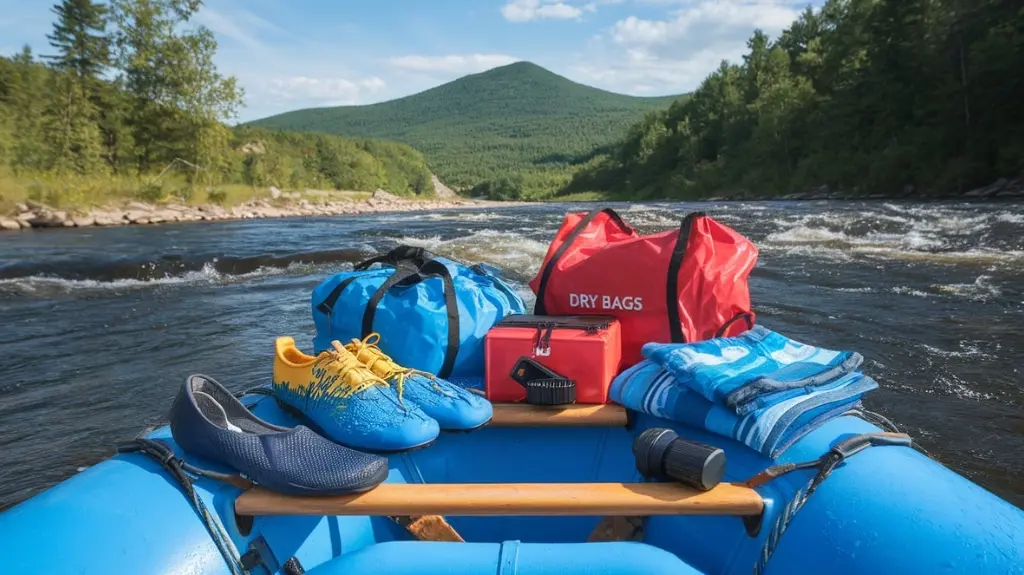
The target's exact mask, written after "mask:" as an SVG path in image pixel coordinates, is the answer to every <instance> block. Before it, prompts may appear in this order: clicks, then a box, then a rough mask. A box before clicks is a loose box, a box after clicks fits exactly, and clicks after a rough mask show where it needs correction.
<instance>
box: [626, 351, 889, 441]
mask: <svg viewBox="0 0 1024 575" xmlns="http://www.w3.org/2000/svg"><path fill="white" fill-rule="evenodd" d="M877 387H878V383H876V382H875V381H874V380H873V379H871V378H870V377H866V376H864V375H863V374H861V373H860V372H853V373H848V374H846V375H843V376H841V377H840V378H838V379H835V380H833V381H831V382H828V383H826V384H823V385H820V386H818V387H816V388H814V389H812V390H801V393H799V394H796V395H794V396H792V397H788V398H786V399H784V400H783V401H780V402H778V403H775V404H772V405H770V406H764V407H760V408H758V409H755V410H754V411H752V412H750V413H749V414H747V415H745V416H738V415H737V414H736V413H734V412H733V411H732V410H731V409H729V408H727V407H725V406H724V405H722V404H721V403H713V402H711V401H709V400H708V399H707V398H705V397H703V396H702V395H701V394H700V393H697V392H696V391H694V390H692V389H690V388H689V387H687V386H686V385H684V384H683V383H682V382H680V381H678V380H677V379H676V378H675V377H674V376H673V374H672V373H671V372H669V371H668V370H666V369H665V368H663V367H661V366H660V365H658V364H657V363H655V362H653V361H651V360H645V361H642V362H640V363H638V364H637V365H635V366H633V367H631V368H629V369H627V370H626V371H624V372H622V373H621V374H620V375H619V376H618V377H616V378H615V380H614V381H613V382H612V385H611V389H610V398H611V399H612V401H614V402H616V403H619V404H621V405H624V406H625V407H628V408H629V409H633V410H635V411H640V412H643V413H649V414H651V415H655V416H657V417H661V418H664V419H668V420H672V421H677V422H680V423H684V424H687V425H690V426H692V427H696V428H698V429H705V430H707V431H710V432H712V433H716V434H718V435H722V436H725V437H731V438H733V439H735V440H737V441H739V442H741V443H743V444H745V445H747V446H748V447H750V448H751V449H754V450H756V451H758V452H760V453H762V454H763V455H765V456H767V457H770V458H772V459H775V458H777V457H778V456H779V455H780V454H781V453H782V452H783V451H785V450H786V449H787V448H788V447H789V446H790V445H792V444H793V443H794V442H796V441H797V440H798V439H800V438H801V437H803V436H804V435H806V434H807V433H808V432H810V431H811V430H813V429H814V428H816V427H817V426H818V425H820V424H822V423H824V422H825V421H828V420H829V419H832V418H833V417H836V416H838V415H841V414H843V413H845V412H847V411H850V410H852V409H855V408H857V407H859V404H860V399H861V397H862V396H863V395H864V394H865V393H867V392H869V391H871V390H873V389H876V388H877Z"/></svg>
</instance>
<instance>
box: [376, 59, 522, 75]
mask: <svg viewBox="0 0 1024 575" xmlns="http://www.w3.org/2000/svg"><path fill="white" fill-rule="evenodd" d="M518 60H519V58H516V57H514V56H508V55H506V54H452V55H447V56H421V55H409V56H398V57H394V58H389V59H388V64H390V65H391V66H393V67H395V68H398V69H401V70H412V71H417V72H448V73H460V74H472V73H475V72H482V71H484V70H490V69H491V68H496V67H498V66H504V65H506V64H511V63H512V62H517V61H518Z"/></svg>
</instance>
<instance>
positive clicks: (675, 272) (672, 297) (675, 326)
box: [665, 212, 704, 343]
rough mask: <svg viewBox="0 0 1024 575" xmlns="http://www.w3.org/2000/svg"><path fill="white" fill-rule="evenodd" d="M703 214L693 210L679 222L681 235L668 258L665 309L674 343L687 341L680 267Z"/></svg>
mask: <svg viewBox="0 0 1024 575" xmlns="http://www.w3.org/2000/svg"><path fill="white" fill-rule="evenodd" d="M703 216H704V212H693V213H691V214H687V215H686V217H685V218H683V221H682V222H680V223H679V235H678V236H676V246H675V247H674V248H672V257H671V258H670V259H669V260H668V282H667V283H666V286H665V287H666V289H665V296H666V298H667V299H666V302H665V309H667V310H668V332H669V334H671V337H672V343H686V336H684V335H683V323H682V320H680V318H679V268H681V267H682V266H683V257H685V256H686V246H687V244H689V243H690V231H691V230H692V229H693V220H695V219H697V218H698V217H703Z"/></svg>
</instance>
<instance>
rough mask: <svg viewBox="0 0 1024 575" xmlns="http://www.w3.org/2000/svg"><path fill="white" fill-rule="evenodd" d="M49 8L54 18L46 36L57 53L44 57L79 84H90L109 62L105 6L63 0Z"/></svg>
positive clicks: (87, 1) (83, 0)
mask: <svg viewBox="0 0 1024 575" xmlns="http://www.w3.org/2000/svg"><path fill="white" fill-rule="evenodd" d="M51 11H52V12H53V13H54V14H56V15H57V21H56V22H54V23H53V33H52V34H48V35H47V36H46V37H47V39H48V40H50V45H51V46H53V47H54V48H55V49H56V50H57V51H58V53H57V54H56V55H53V56H46V59H48V60H50V61H51V62H52V64H51V65H52V66H53V68H55V69H57V70H60V71H63V72H71V73H73V74H74V75H75V76H76V77H77V78H78V79H79V80H80V81H82V84H83V86H86V87H91V86H92V85H93V84H94V83H95V82H96V80H97V79H98V78H99V77H100V75H101V74H102V73H103V72H104V71H105V70H106V68H107V66H108V65H109V63H110V46H109V40H108V38H107V36H106V33H105V29H106V24H107V21H106V14H107V8H106V6H104V5H102V4H96V3H94V2H93V1H92V0H63V2H61V3H60V4H57V5H55V6H53V8H51Z"/></svg>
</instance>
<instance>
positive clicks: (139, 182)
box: [0, 0, 432, 203]
mask: <svg viewBox="0 0 1024 575" xmlns="http://www.w3.org/2000/svg"><path fill="white" fill-rule="evenodd" d="M199 4H200V3H199V2H198V1H196V0H110V1H109V2H106V3H103V4H100V3H97V2H93V0H63V1H62V2H61V3H60V4H58V5H56V6H54V8H53V12H54V14H55V17H56V18H55V22H54V25H53V31H52V33H51V34H50V35H49V36H48V38H49V41H50V44H51V50H50V51H49V52H50V54H47V55H45V56H44V57H43V58H41V59H39V58H36V57H35V56H34V55H33V54H32V52H31V50H30V49H29V48H28V47H27V46H26V47H25V48H24V49H23V50H22V51H21V53H19V54H17V55H15V56H13V57H12V58H3V57H0V203H3V202H4V198H5V194H6V195H7V196H12V197H21V196H23V195H25V190H23V189H20V188H21V187H24V186H31V187H32V190H31V193H30V194H29V195H32V194H35V195H38V196H40V197H39V198H36V199H41V200H48V201H52V202H53V203H57V202H59V201H61V200H62V199H63V200H68V199H70V200H74V198H73V197H69V196H74V195H75V193H76V190H75V188H76V186H78V187H81V186H87V187H92V188H102V189H103V190H108V189H109V190H113V188H115V187H118V186H121V184H123V183H124V182H126V181H127V182H129V184H131V185H129V186H128V188H129V189H130V191H129V193H137V194H138V195H139V197H141V198H142V199H156V198H158V197H160V196H161V195H162V194H163V193H164V192H165V191H164V190H163V189H162V188H163V184H162V182H168V183H169V184H171V185H173V186H183V187H188V188H192V187H196V188H198V187H203V188H208V187H210V186H216V185H218V184H223V183H245V184H252V185H257V186H268V185H277V186H279V187H286V186H287V187H305V186H308V187H325V188H326V187H329V188H340V189H354V190H370V191H372V190H374V189H376V188H378V187H382V188H385V189H388V190H390V191H393V192H395V193H422V192H426V191H428V190H431V189H432V186H431V185H430V173H429V171H428V170H427V168H426V164H425V163H424V161H423V157H422V155H421V154H420V153H419V152H417V151H415V150H413V149H412V148H410V147H408V146H406V145H404V144H398V143H392V142H376V141H367V140H354V139H345V138H340V137H337V136H329V135H316V134H284V133H275V132H269V131H266V130H256V129H253V128H239V129H235V130H232V129H231V128H230V127H228V126H227V125H225V123H224V122H226V121H228V120H230V119H231V118H232V117H233V116H234V114H235V111H236V110H237V108H238V107H239V106H240V105H241V103H242V96H243V95H242V91H241V90H240V89H239V88H238V86H237V85H236V82H235V79H234V78H231V77H224V76H222V75H221V74H219V73H218V72H217V70H216V67H215V66H214V64H213V56H214V53H215V51H216V48H217V44H216V41H215V40H214V37H213V34H212V33H211V32H210V31H209V30H207V29H205V28H203V27H200V26H193V25H192V24H191V22H190V20H191V18H192V16H193V15H194V14H195V11H196V10H197V9H198V7H199ZM168 166H175V167H184V169H183V170H180V171H176V170H172V171H171V175H170V176H169V177H166V178H164V179H163V180H161V181H160V182H158V183H157V184H153V180H154V179H155V177H156V176H157V175H158V174H160V173H161V172H162V171H163V170H164V169H165V168H167V167H168ZM114 180H117V181H118V186H114V185H113V183H112V182H113V181H114ZM47 186H49V187H50V189H44V188H46V187H47ZM121 187H124V186H121ZM12 188H15V189H13V190H12ZM111 193H113V191H111ZM118 193H120V192H118ZM182 193H183V194H185V193H189V191H188V190H185V191H183V192H182ZM91 195H95V194H91ZM100 195H102V194H100ZM8 203H9V202H8Z"/></svg>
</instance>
